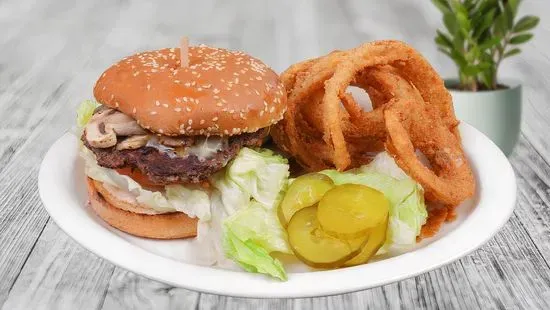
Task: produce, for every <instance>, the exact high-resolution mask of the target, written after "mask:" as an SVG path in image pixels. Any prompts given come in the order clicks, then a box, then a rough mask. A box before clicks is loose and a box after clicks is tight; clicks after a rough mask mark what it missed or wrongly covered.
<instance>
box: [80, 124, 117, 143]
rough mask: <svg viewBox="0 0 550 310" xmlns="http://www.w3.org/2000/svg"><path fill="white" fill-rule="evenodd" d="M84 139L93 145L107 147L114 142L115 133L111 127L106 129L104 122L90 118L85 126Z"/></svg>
mask: <svg viewBox="0 0 550 310" xmlns="http://www.w3.org/2000/svg"><path fill="white" fill-rule="evenodd" d="M86 141H88V143H89V144H90V145H91V146H93V147H97V148H101V149H103V148H108V147H111V146H114V145H115V144H116V134H115V132H114V131H113V130H112V129H110V130H109V131H107V128H106V127H105V123H103V122H100V121H97V120H96V121H93V120H92V121H91V122H89V123H88V125H87V126H86Z"/></svg>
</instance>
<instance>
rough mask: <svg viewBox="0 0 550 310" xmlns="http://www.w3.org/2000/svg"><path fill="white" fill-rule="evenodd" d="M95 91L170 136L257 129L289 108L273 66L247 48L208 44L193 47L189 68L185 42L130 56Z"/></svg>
mask: <svg viewBox="0 0 550 310" xmlns="http://www.w3.org/2000/svg"><path fill="white" fill-rule="evenodd" d="M94 96H95V98H96V99H97V101H99V102H100V103H102V104H104V105H106V106H109V107H112V108H114V109H117V110H120V111H121V112H123V113H125V114H127V115H130V116H132V117H134V118H135V119H136V120H137V122H138V123H139V124H140V125H141V126H142V127H143V128H146V129H149V130H151V131H153V132H156V133H159V134H164V135H169V136H176V135H236V134H240V133H244V132H255V131H257V130H258V129H260V128H263V127H267V126H270V125H272V124H274V123H276V122H278V121H279V120H281V119H282V117H283V113H284V112H285V110H286V92H285V91H284V87H283V85H282V83H281V81H280V80H279V77H278V75H277V74H276V73H275V72H274V71H273V70H271V69H270V68H269V67H268V66H266V65H265V64H264V63H263V62H261V61H260V60H258V59H255V58H253V57H251V56H249V55H247V54H245V53H243V52H236V51H229V50H226V49H222V48H213V47H206V46H198V47H190V48H189V67H187V68H180V56H179V48H166V49H161V50H156V51H150V52H143V53H138V54H135V55H132V56H128V57H126V58H124V59H122V60H121V61H119V62H118V63H116V64H115V65H113V66H111V67H110V68H108V69H107V70H106V71H105V72H104V73H103V74H102V75H101V77H100V78H99V80H98V81H97V82H96V85H95V87H94Z"/></svg>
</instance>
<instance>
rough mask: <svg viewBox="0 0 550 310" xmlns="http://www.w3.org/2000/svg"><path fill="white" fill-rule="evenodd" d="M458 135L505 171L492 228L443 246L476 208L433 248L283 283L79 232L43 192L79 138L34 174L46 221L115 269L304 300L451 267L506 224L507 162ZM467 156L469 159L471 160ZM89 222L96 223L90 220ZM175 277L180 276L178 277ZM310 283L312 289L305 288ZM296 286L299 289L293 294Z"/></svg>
mask: <svg viewBox="0 0 550 310" xmlns="http://www.w3.org/2000/svg"><path fill="white" fill-rule="evenodd" d="M460 131H461V133H462V134H463V136H466V137H469V138H468V139H473V140H472V141H468V142H471V143H473V144H474V145H475V146H477V147H481V148H484V149H485V151H488V152H489V153H488V154H491V155H490V157H491V158H493V159H494V163H493V164H495V163H498V166H499V167H501V168H502V167H504V168H505V169H504V170H501V171H499V176H500V180H501V183H502V182H505V183H507V186H508V187H510V188H509V189H513V190H504V191H502V192H501V193H502V195H500V196H495V197H493V199H495V200H497V201H500V203H502V205H501V206H500V207H498V211H499V212H497V213H495V214H496V216H494V217H492V219H493V220H492V221H491V222H490V225H489V226H490V227H489V228H487V226H484V228H486V232H485V234H484V235H483V237H481V238H478V239H473V240H470V241H469V243H467V245H463V244H459V246H456V244H455V247H450V246H449V245H447V243H450V242H451V240H452V239H457V238H458V237H457V236H456V235H457V233H458V232H457V230H464V229H465V228H468V227H469V226H472V225H473V224H475V223H472V219H470V217H472V216H474V215H476V214H477V215H476V216H477V217H479V216H480V213H479V212H480V210H478V209H479V208H477V207H476V208H475V210H473V211H472V213H471V214H470V215H469V216H468V219H465V221H464V222H463V223H461V225H459V226H458V227H457V228H456V229H455V230H453V231H451V232H449V235H447V236H444V237H442V238H441V239H440V240H436V241H434V242H433V243H432V244H430V245H428V246H426V247H424V248H420V249H416V250H414V251H411V252H408V253H405V254H402V255H399V256H396V257H391V258H388V259H385V260H381V261H377V262H374V263H371V264H367V265H361V266H355V267H348V268H343V269H336V270H328V271H314V272H308V273H293V274H289V279H288V281H287V282H279V281H276V280H272V279H270V278H267V277H264V276H259V275H257V274H250V273H246V272H240V271H232V270H223V269H217V268H212V267H207V266H198V265H192V264H188V263H185V262H179V261H175V260H172V259H169V258H166V257H162V256H160V255H157V254H153V253H151V252H148V251H146V250H145V249H143V248H140V247H138V246H136V245H133V244H131V243H129V242H128V241H126V240H124V239H123V238H121V237H118V236H116V238H112V236H115V235H114V234H113V233H112V232H110V231H109V230H107V229H105V228H103V227H101V229H102V230H103V232H101V229H100V230H99V231H94V234H98V235H96V236H98V237H100V238H101V239H102V240H103V239H109V240H103V241H104V242H106V243H104V242H98V240H95V239H96V238H90V237H89V236H87V234H86V233H83V232H82V230H80V229H78V228H81V227H80V226H79V225H77V224H75V223H72V222H71V221H67V220H65V219H64V218H65V217H64V216H62V215H63V214H61V212H62V211H63V210H62V209H61V208H63V207H59V206H58V207H55V205H59V204H56V203H54V201H55V195H56V193H57V194H58V193H59V191H61V193H62V192H63V189H62V188H57V191H56V190H55V189H54V190H53V191H49V190H46V188H48V181H49V179H48V178H47V176H48V173H50V174H51V173H52V171H49V170H51V169H53V167H51V166H50V167H49V166H48V162H49V161H51V160H52V157H53V156H54V155H55V151H56V150H57V148H58V147H60V145H62V144H63V143H66V142H68V141H67V140H70V139H74V140H75V141H76V140H77V138H76V137H75V136H74V135H72V134H71V133H69V132H67V133H65V134H64V135H63V136H61V137H60V138H58V139H57V140H56V141H55V143H54V144H53V145H52V146H51V147H50V148H49V149H48V151H47V153H46V155H45V156H44V159H43V160H42V163H41V165H40V170H39V173H38V188H39V194H40V198H41V200H42V204H43V206H44V208H45V209H46V210H47V212H48V214H49V215H50V217H51V218H52V219H53V220H54V222H55V223H56V224H57V225H58V226H59V227H60V228H61V229H62V230H63V231H64V232H65V233H66V234H67V235H69V236H70V237H71V238H72V239H73V240H75V241H76V242H77V243H79V244H80V245H81V246H83V247H84V248H86V249H87V250H88V251H90V252H92V253H94V254H95V255H97V256H99V257H101V258H103V259H105V260H107V261H109V262H111V263H113V264H114V265H116V266H118V267H121V268H123V269H126V270H129V271H132V272H134V273H137V274H140V275H142V276H145V277H147V278H149V279H153V280H156V281H159V282H163V283H167V284H170V285H173V286H176V287H182V288H185V289H189V290H193V291H199V292H205V293H210V294H218V295H226V296H235V297H246V298H304V297H318V296H329V295H337V294H343V293H350V292H355V291H359V290H364V289H368V288H373V287H378V286H382V285H386V284H389V283H393V282H396V281H400V280H404V279H408V278H411V277H414V276H417V275H419V274H423V273H426V272H429V271H432V270H434V269H437V268H440V267H442V266H445V265H447V264H450V263H452V262H454V261H456V260H458V259H460V258H462V257H464V256H466V255H468V254H470V253H472V252H473V251H475V250H476V249H478V248H480V247H481V246H483V245H484V244H485V243H487V242H488V241H489V240H490V239H492V238H493V236H494V235H495V234H496V233H497V232H498V231H499V230H500V229H501V228H502V226H504V224H505V223H506V222H507V221H508V219H509V218H510V216H511V215H512V213H513V211H514V207H515V204H516V198H517V184H516V177H515V174H514V171H513V168H512V166H511V164H510V162H509V161H508V159H507V158H506V156H505V155H504V154H503V153H502V152H501V151H500V149H498V147H497V146H496V145H495V144H494V143H493V142H492V141H490V140H489V139H488V138H487V137H486V136H484V135H483V134H482V133H480V132H479V131H478V130H477V129H475V128H474V127H472V126H470V125H468V124H466V123H464V122H462V123H461V124H460ZM69 142H70V141H69ZM465 144H466V143H465ZM468 145H469V144H468ZM465 150H466V151H467V153H468V151H471V150H469V149H466V148H465ZM74 152H75V153H76V149H75V150H74ZM469 157H470V158H472V156H469ZM474 170H475V171H476V173H478V172H479V170H478V169H477V166H475V167H474ZM478 185H480V186H481V187H483V186H484V184H478ZM482 193H483V192H482ZM479 203H480V202H478V205H479ZM490 203H492V204H498V203H495V202H493V201H490ZM72 207H74V206H72ZM504 207H506V208H504ZM81 209H85V208H81ZM65 211H66V210H65ZM84 211H85V210H84ZM481 211H485V210H481ZM485 212H487V211H485ZM493 215H494V214H493ZM478 221H479V219H478ZM90 222H95V221H94V220H91V221H90ZM468 223H469V224H468ZM466 224H468V225H467V226H466V227H462V226H464V225H466ZM87 225H88V226H90V227H94V228H97V227H95V226H100V224H99V223H95V225H94V224H93V223H88V224H87ZM461 227H462V228H461ZM474 227H475V225H474ZM106 234H111V235H112V236H108V235H106ZM451 237H453V238H451ZM447 239H449V241H445V240H447ZM458 239H460V238H458ZM469 239H472V238H471V237H470V238H469ZM105 245H106V246H107V248H108V249H111V251H107V250H106V248H105ZM439 247H441V248H442V249H446V250H448V251H451V252H452V254H451V255H442V254H441V252H439V253H438V252H434V249H437V248H439ZM121 249H122V250H123V251H122V252H120V251H118V252H119V253H116V254H114V253H115V252H114V251H113V250H121ZM124 251H128V252H124ZM135 255H138V256H135ZM419 255H420V257H423V256H422V255H428V256H427V259H425V258H423V259H422V260H419V259H418V256H419ZM430 255H432V256H430ZM134 257H140V258H141V259H140V260H132V259H131V258H134ZM408 261H416V264H415V265H416V267H417V268H416V269H415V270H414V271H405V272H400V271H399V270H401V269H403V267H400V268H396V266H397V267H398V266H399V265H400V264H401V265H403V263H410V262H408ZM149 263H153V265H149ZM161 263H162V267H159V266H157V264H161ZM387 265H389V266H390V267H391V268H392V269H388V270H389V273H391V274H392V275H391V276H381V275H380V271H377V270H376V269H377V268H381V270H382V269H384V268H385V267H387ZM170 268H178V269H177V270H176V271H175V272H174V271H170V270H171V269H170ZM187 272H189V274H187ZM321 273H322V277H327V279H328V281H327V282H330V283H331V284H332V283H338V284H337V285H326V284H323V283H322V282H321V281H319V279H318V278H319V274H321ZM176 274H177V275H180V276H183V277H182V278H177V277H176ZM186 275H187V276H191V278H192V280H186V277H185V276H186ZM361 275H364V276H373V275H374V276H375V277H374V278H366V281H363V279H364V278H362V277H361ZM358 278H360V280H361V281H358ZM220 279H224V280H227V281H219V280H220ZM312 283H315V285H313V288H312V287H310V286H311V284H312ZM308 284H309V285H310V286H307V285H308ZM342 284H344V285H342ZM243 287H244V289H243ZM296 288H298V289H297V290H292V289H296Z"/></svg>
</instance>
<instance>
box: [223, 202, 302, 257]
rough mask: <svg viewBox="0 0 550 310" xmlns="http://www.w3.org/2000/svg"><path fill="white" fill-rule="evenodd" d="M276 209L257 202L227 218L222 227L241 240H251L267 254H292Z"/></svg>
mask: <svg viewBox="0 0 550 310" xmlns="http://www.w3.org/2000/svg"><path fill="white" fill-rule="evenodd" d="M276 212H277V211H276V209H270V208H266V207H265V206H264V205H262V204H261V203H259V202H257V201H254V200H253V201H251V202H250V204H249V205H248V206H247V207H245V208H242V209H241V210H239V211H238V212H236V213H235V214H233V215H232V216H230V217H228V218H227V219H226V220H225V222H224V225H225V226H226V227H228V229H229V230H231V231H232V232H233V233H234V234H235V236H236V237H237V238H239V239H241V240H253V241H254V242H256V243H257V244H258V245H259V246H261V247H263V248H264V249H266V250H267V251H268V252H270V253H271V252H282V253H289V254H290V253H292V251H291V250H290V248H289V246H288V242H287V238H286V234H285V230H284V229H283V227H282V226H281V223H280V222H279V219H278V218H277V214H276Z"/></svg>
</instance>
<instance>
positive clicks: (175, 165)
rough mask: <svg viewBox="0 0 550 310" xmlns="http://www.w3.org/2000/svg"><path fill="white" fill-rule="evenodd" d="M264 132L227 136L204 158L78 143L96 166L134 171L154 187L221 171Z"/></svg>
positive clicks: (257, 142) (148, 148) (196, 180)
mask: <svg viewBox="0 0 550 310" xmlns="http://www.w3.org/2000/svg"><path fill="white" fill-rule="evenodd" d="M267 134H268V129H267V128H263V129H260V130H258V131H256V132H253V133H245V134H240V135H236V136H232V137H229V139H228V140H226V141H224V143H222V148H221V149H220V150H218V152H216V153H215V154H213V155H212V156H210V157H208V158H199V157H197V156H196V155H194V154H189V155H186V156H174V154H168V153H167V152H164V151H160V150H159V149H157V148H155V147H151V146H143V147H140V148H138V149H134V150H117V149H116V148H115V147H110V148H95V147H92V146H90V145H89V144H88V142H87V141H86V139H85V135H83V136H82V138H81V140H82V141H83V142H84V145H85V146H86V147H87V148H88V149H90V150H91V151H92V152H93V153H94V154H95V156H96V158H97V163H98V164H99V165H100V166H102V167H105V168H110V169H120V168H127V167H131V168H135V169H139V170H140V171H141V172H142V173H143V174H145V175H147V176H148V178H149V179H150V180H151V181H152V182H153V183H156V184H159V185H164V184H172V183H199V182H203V181H205V180H206V179H208V177H209V176H211V175H212V174H214V173H215V172H217V171H219V170H220V169H222V168H223V167H224V166H225V165H226V164H227V162H229V161H230V160H231V159H233V158H234V157H235V156H236V155H237V153H239V151H240V149H241V148H242V147H257V146H260V145H261V144H262V142H263V139H264V138H265V137H266V136H267Z"/></svg>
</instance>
